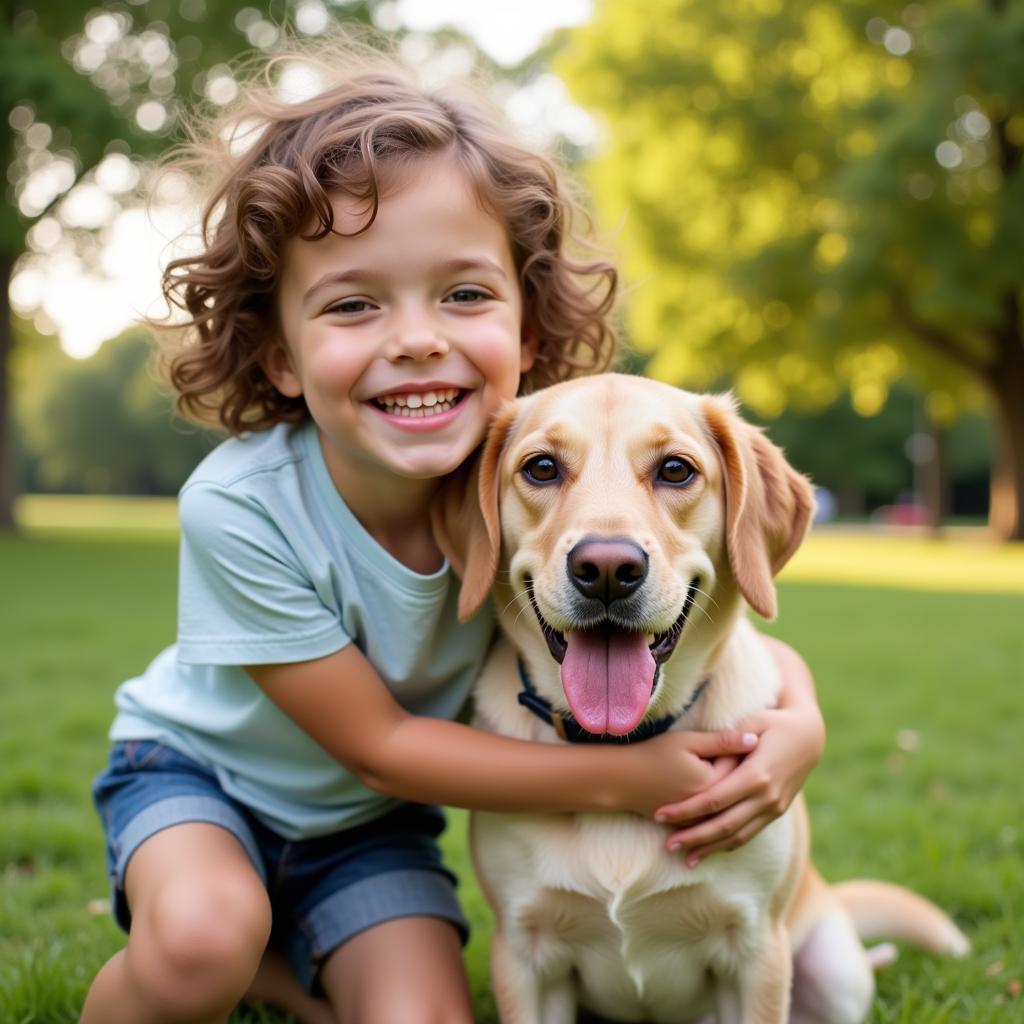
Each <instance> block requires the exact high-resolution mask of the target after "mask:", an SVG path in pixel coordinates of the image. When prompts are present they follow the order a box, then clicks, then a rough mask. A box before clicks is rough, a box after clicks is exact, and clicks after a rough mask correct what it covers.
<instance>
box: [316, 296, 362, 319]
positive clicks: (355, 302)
mask: <svg viewBox="0 0 1024 1024" xmlns="http://www.w3.org/2000/svg"><path fill="white" fill-rule="evenodd" d="M371 309H373V305H372V304H371V303H370V302H369V301H368V300H367V299H342V300H341V302H335V303H334V305H333V306H328V307H327V309H326V310H325V312H327V313H338V314H340V315H343V316H344V315H348V316H354V315H356V314H358V313H367V312H369V311H370V310H371Z"/></svg>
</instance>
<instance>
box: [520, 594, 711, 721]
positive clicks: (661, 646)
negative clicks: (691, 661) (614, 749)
mask: <svg viewBox="0 0 1024 1024" xmlns="http://www.w3.org/2000/svg"><path fill="white" fill-rule="evenodd" d="M697 584H698V579H697V577H694V579H693V580H691V582H690V586H689V589H688V590H687V593H686V600H685V601H684V602H683V609H682V611H681V612H680V613H679V617H678V618H677V619H676V621H675V622H673V623H672V625H671V626H670V627H669V628H668V629H667V630H665V631H664V632H663V633H656V634H654V635H653V639H652V634H650V633H644V632H641V631H639V630H636V629H628V628H626V627H624V626H621V625H618V624H616V623H615V622H612V621H611V620H610V619H605V620H604V621H603V622H599V623H596V624H594V625H592V626H587V627H586V628H583V629H578V630H570V631H568V632H565V633H563V632H561V631H560V630H557V629H555V628H554V627H553V626H552V625H551V624H550V623H548V622H547V621H546V620H545V618H544V616H543V615H541V613H540V609H539V608H538V607H537V602H536V600H535V599H534V596H533V580H531V579H529V578H527V580H526V593H527V595H528V597H529V598H530V604H531V605H532V606H533V612H534V614H535V615H536V616H537V621H538V622H539V623H540V628H541V631H542V632H543V634H544V639H545V640H546V641H547V645H548V649H549V650H550V651H551V656H552V657H553V658H554V659H555V660H556V661H557V662H558V663H559V664H560V665H561V666H562V673H561V674H562V689H563V690H564V691H565V696H566V699H567V700H568V702H569V708H570V710H571V711H572V713H573V717H574V718H575V719H576V721H577V722H579V724H580V725H581V726H582V727H583V728H584V729H586V730H587V731H588V732H592V733H596V734H603V733H610V734H611V735H613V736H625V735H626V734H627V733H630V732H632V731H633V730H634V729H635V728H636V727H637V726H638V725H639V724H640V721H641V720H642V719H643V717H644V714H645V713H646V711H647V706H648V704H649V703H650V699H651V694H652V693H653V691H654V687H655V685H656V682H657V675H658V667H659V666H660V665H661V664H662V663H663V662H664V661H666V660H667V659H668V658H669V657H670V656H671V654H672V652H673V651H674V650H675V648H676V644H678V643H679V638H680V636H682V633H683V628H684V627H685V625H686V620H687V618H688V617H689V614H690V609H691V608H692V607H693V602H694V598H695V597H696V595H697Z"/></svg>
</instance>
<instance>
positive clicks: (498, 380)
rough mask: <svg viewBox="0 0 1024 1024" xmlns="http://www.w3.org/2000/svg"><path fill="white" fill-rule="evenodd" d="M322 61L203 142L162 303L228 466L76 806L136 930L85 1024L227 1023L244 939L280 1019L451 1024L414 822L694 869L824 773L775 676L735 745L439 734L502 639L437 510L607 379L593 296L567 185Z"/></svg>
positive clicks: (408, 96)
mask: <svg viewBox="0 0 1024 1024" xmlns="http://www.w3.org/2000/svg"><path fill="white" fill-rule="evenodd" d="M340 63H341V64H343V65H344V66H345V67H347V68H348V69H349V70H348V71H347V73H345V74H343V75H340V76H339V75H337V74H334V75H333V79H334V82H335V84H333V85H331V86H330V87H329V88H325V90H324V91H323V92H321V93H320V94H319V95H317V96H315V97H313V98H312V99H308V100H305V101H303V102H300V103H297V104H293V105H288V104H284V103H282V102H280V101H277V100H275V99H274V98H273V94H272V93H271V92H270V91H269V89H267V88H264V89H262V90H259V89H255V88H254V89H251V90H249V92H248V93H247V95H246V97H245V98H244V101H243V103H242V105H241V106H240V108H239V109H237V110H236V111H235V112H234V114H233V117H232V119H231V122H230V123H231V124H232V125H233V126H234V128H235V135H234V142H235V143H237V142H238V140H239V139H240V138H242V137H243V135H244V142H246V143H247V144H248V145H247V148H245V149H244V151H242V152H239V147H238V146H237V144H236V145H234V146H233V145H232V136H231V132H230V131H224V130H222V128H220V127H218V128H216V129H214V130H213V131H211V133H210V139H212V140H214V141H216V140H227V141H225V142H224V145H223V148H222V150H221V151H219V152H218V151H215V150H211V151H209V152H208V153H207V161H208V166H210V167H213V166H216V170H217V171H218V172H219V175H220V177H219V182H218V183H217V184H215V186H214V187H213V190H212V195H211V198H210V200H209V203H208V205H207V207H206V213H205V218H204V222H203V227H204V246H203V249H202V251H201V252H199V253H198V254H196V255H192V256H189V257H186V258H183V259H179V260H177V261H175V262H174V263H172V264H171V265H170V267H169V269H168V271H167V274H166V277H165V292H166V294H167V295H168V297H169V298H170V299H171V300H172V301H176V302H177V303H178V305H179V306H180V307H182V308H183V309H184V310H185V311H187V313H188V315H189V321H188V330H189V332H190V344H189V345H187V347H185V348H183V349H182V350H180V351H179V352H178V354H177V355H176V356H175V357H174V359H173V361H172V363H171V374H170V375H171V380H172V382H173V383H174V385H175V386H176V388H177V389H178V392H179V404H180V406H181V407H182V408H183V409H184V410H185V411H186V412H189V413H191V414H193V415H196V416H203V415H205V416H207V417H209V416H210V415H211V414H215V415H216V417H217V419H218V420H219V422H220V424H221V425H222V426H224V427H225V428H226V429H227V430H228V431H229V432H230V433H231V434H232V435H234V436H233V437H232V439H230V440H228V441H226V442H225V443H224V444H222V445H221V446H220V447H219V448H217V449H216V450H215V451H214V452H213V453H211V455H210V456H208V457H207V458H206V459H205V460H204V461H203V463H202V464H201V465H200V466H199V467H198V468H197V469H196V471H195V472H194V473H193V474H192V476H191V477H190V479H189V480H188V482H187V483H186V484H185V486H184V488H183V489H182V491H181V497H180V516H181V528H182V540H181V565H180V593H179V622H178V638H177V644H176V645H175V646H174V647H172V648H170V649H169V650H167V651H164V652H163V653H162V654H161V655H159V656H158V657H157V658H156V660H155V661H154V662H153V663H152V664H151V665H150V666H149V668H148V669H147V670H146V672H145V674H144V675H143V676H142V677H140V678H139V679H134V680H131V681H129V682H127V683H125V684H124V685H123V686H122V687H121V688H120V689H119V691H118V694H117V705H118V709H119V711H118V715H117V717H116V719H115V721H114V724H113V727H112V729H111V737H112V739H113V740H114V742H115V746H114V750H113V754H112V757H111V762H110V765H109V767H108V769H107V771H106V772H105V773H104V774H103V775H102V776H101V777H100V778H99V779H98V780H97V783H96V800H97V805H98V807H99V808H100V811H101V815H102V817H103V821H104V825H105V828H106V831H107V837H108V852H109V859H110V868H111V877H112V880H113V885H114V904H115V911H116V916H117V920H118V922H119V923H120V924H121V925H122V926H123V927H125V928H128V927H129V924H130V928H131V931H130V936H129V940H128V944H127V947H126V948H125V949H124V950H122V951H121V952H119V953H117V954H116V955H115V956H114V957H113V958H112V959H111V960H110V961H108V963H107V964H106V965H105V966H104V967H103V968H102V969H101V971H100V973H99V974H98V976H97V977H96V979H95V981H94V982H93V985H92V987H91V989H90V991H89V994H88V996H87V999H86V1003H85V1007H84V1011H83V1017H82V1020H83V1021H84V1022H85V1024H119V1022H122V1021H123V1022H129V1021H131V1022H141V1021H146V1022H153V1024H157V1022H162V1021H190V1022H213V1021H224V1020H225V1019H226V1018H227V1016H228V1014H229V1013H230V1011H231V1009H232V1007H233V1006H234V1005H235V1004H236V1002H237V1001H238V1000H239V999H240V998H241V997H242V996H243V995H244V994H245V993H246V992H247V990H249V989H250V984H252V983H253V979H254V976H255V975H257V969H258V967H259V966H260V964H261V959H262V958H263V956H264V951H265V949H266V948H267V946H268V943H270V945H271V946H272V947H273V948H275V949H279V950H283V951H284V952H285V953H286V954H287V957H288V960H289V962H290V965H291V967H290V969H288V970H286V969H285V968H284V966H283V961H281V960H280V959H278V960H276V961H275V960H268V961H267V962H266V964H265V966H264V968H263V969H262V970H261V971H260V974H259V976H258V978H257V981H256V982H255V984H254V987H253V988H252V990H251V991H252V993H253V994H256V995H266V994H267V993H268V992H269V994H270V995H271V996H272V997H276V998H275V1001H276V1002H278V1003H280V1004H283V1005H284V1006H286V1007H287V1008H290V1009H292V1010H293V1011H295V1012H296V1013H297V1014H299V1015H300V1016H301V1017H303V1018H304V1019H309V1020H322V1021H331V1020H344V1021H346V1022H349V1021H364V1020H365V1021H397V1020H403V1021H407V1020H422V1021H431V1020H437V1021H441V1020H443V1021H446V1022H453V1021H471V1020H472V1012H471V1008H470V1001H469V996H468V987H467V984H466V979H465V976H464V973H463V969H462V964H461V955H460V942H461V941H463V940H464V938H465V933H466V925H465V922H464V920H463V918H462V915H461V913H460V911H459V907H458V903H457V901H456V899H455V894H454V888H453V879H452V876H451V875H450V874H449V873H448V872H447V871H446V870H445V869H444V867H443V866H442V864H441V861H440V858H439V855H438V850H437V846H436V838H437V836H438V834H439V833H440V832H441V830H442V828H443V820H442V818H441V813H440V811H439V810H437V809H436V807H434V806H433V805H434V804H453V805H457V806H461V807H469V808H484V809H489V810H525V809H532V810H545V811H570V810H589V809H601V810H609V809H611V810H620V811H632V812H635V813H638V814H644V815H653V814H655V812H656V811H657V810H658V809H659V808H664V810H663V813H661V814H659V820H665V821H669V822H674V823H676V824H688V826H689V827H688V828H687V829H685V830H684V831H682V832H680V833H676V834H674V835H669V834H668V832H667V833H666V834H667V839H668V841H669V842H670V843H671V844H672V845H673V847H674V848H676V847H678V846H679V845H682V846H684V847H685V849H686V851H687V853H686V854H683V855H685V856H688V857H689V858H690V859H691V863H692V862H695V860H696V859H699V858H700V857H702V856H706V855H707V854H708V853H710V852H713V851H714V850H716V849H722V848H725V847H732V846H735V845H738V844H739V843H741V842H745V841H746V840H747V839H749V838H750V837H751V836H752V835H753V834H754V833H756V832H757V831H758V830H759V829H760V828H762V827H763V826H764V825H765V824H767V823H768V822H769V821H771V820H772V819H773V818H774V817H776V816H777V815H778V814H779V813H781V811H782V810H784V809H785V807H786V806H787V805H788V803H789V801H790V800H791V799H792V797H793V796H794V794H795V793H796V791H797V790H798V789H799V787H800V785H801V784H802V782H803V780H804V778H805V776H806V774H807V773H808V771H809V770H810V768H811V767H812V766H813V764H814V763H815V762H816V760H817V759H818V757H819V756H820V753H821V748H822V743H823V727H822V725H821V719H820V715H819V713H818V710H817V706H816V704H815V701H814V695H813V686H812V684H811V681H810V678H809V675H808V673H807V670H806V668H805V666H803V664H802V662H800V660H799V659H798V658H797V657H796V655H795V654H793V653H792V652H791V651H789V649H788V648H785V647H782V646H781V645H776V649H777V651H778V658H779V661H780V665H781V667H782V670H783V675H784V679H785V682H784V700H783V702H782V705H783V706H782V707H781V708H780V709H778V710H775V711H770V712H766V713H764V714H763V715H761V716H758V720H756V721H752V722H750V723H745V727H747V728H748V732H747V733H746V734H742V733H739V732H729V733H721V734H700V733H687V732H673V733H668V734H666V735H664V736H661V737H658V738H656V739H652V740H650V741H648V742H644V743H639V744H634V745H629V746H616V747H603V746H596V747H592V746H587V747H569V746H562V745H548V744H531V743H523V742H520V741H517V740H511V739H507V738H502V737H497V736H493V735H489V734H486V733H483V732H479V731H477V730H474V729H472V728H470V727H469V726H466V725H461V724H458V723H457V722H456V721H455V719H456V716H457V715H458V714H459V712H460V709H461V708H462V706H463V704H464V702H465V700H466V697H467V695H468V694H469V691H470V688H471V686H472V683H473V679H474V677H475V676H476V674H477V671H478V669H479V668H480V666H481V664H482V662H483V659H484V657H485V655H486V653H487V649H488V645H489V643H490V641H491V637H492V632H493V625H494V624H493V616H492V613H491V612H490V611H489V610H485V611H484V612H481V613H480V614H479V615H477V616H476V618H475V619H474V620H472V621H471V622H470V623H468V624H467V625H464V626H462V625H459V624H458V622H457V619H456V612H455V609H456V603H457V597H458V584H457V582H456V581H455V580H454V579H452V577H451V573H450V571H449V569H448V566H447V565H446V564H445V563H444V560H443V559H442V557H441V555H440V552H439V551H438V548H437V546H436V544H435V542H434V539H433V536H432V534H431V530H430V525H429V512H430V506H431V502H432V500H433V498H434V495H435V493H436V491H437V488H438V485H439V483H440V481H441V480H442V479H443V478H444V477H445V475H446V474H449V473H451V472H452V471H454V470H456V469H457V468H458V467H459V466H460V465H462V464H463V462H464V461H465V460H466V459H468V458H469V457H470V456H471V455H472V454H473V452H474V450H475V449H476V447H477V446H478V445H479V443H480V441H481V439H482V438H483V436H484V432H485V430H486V428H487V424H488V420H489V419H490V417H491V415H492V414H493V413H494V411H495V410H496V409H497V408H498V406H499V405H500V404H501V403H502V402H503V401H505V400H506V399H509V398H511V397H513V396H514V395H515V394H516V393H517V392H520V393H521V392H527V391H530V390H532V389H535V388H537V387H540V386H543V385H544V384H547V383H551V382H553V381H556V380H560V379H563V378H565V377H568V376H571V375H572V374H574V373H578V372H587V371H596V370H600V369H603V368H605V367H606V366H607V364H608V362H609V359H610V355H611V353H610V344H611V337H612V335H611V332H610V329H609V326H608V324H607V316H608V313H609V309H610V306H611V302H612V292H613V290H614V280H615V279H614V272H613V271H612V269H611V268H610V267H609V266H608V265H607V264H604V263H589V264H580V263H578V262H575V261H573V260H572V259H571V258H570V257H569V255H567V252H566V243H567V242H568V241H569V240H570V238H571V236H570V217H571V215H572V213H573V210H574V205H573V203H572V202H571V200H570V199H569V198H568V197H567V195H566V193H565V191H564V188H563V185H562V183H561V181H560V179H559V176H558V174H557V173H556V172H555V170H554V169H553V168H552V166H551V165H550V164H549V163H548V162H547V161H546V160H545V159H543V158H542V157H541V156H539V155H537V154H535V153H532V152H529V151H528V150H526V149H524V148H522V147H521V146H519V145H518V144H516V143H515V142H513V141H511V140H510V138H509V134H508V129H507V127H506V126H505V125H503V124H502V123H501V121H500V120H499V119H498V118H496V116H495V115H494V114H493V113H491V112H489V111H488V110H486V109H485V108H484V107H482V106H481V105H480V104H479V103H478V102H477V101H476V100H474V99H471V98H469V97H461V96H457V95H455V94H454V93H438V94H434V93H431V92H428V91H426V90H424V89H422V88H420V87H418V86H417V85H415V84H413V82H412V81H411V79H410V78H409V77H408V76H407V75H406V74H405V73H404V72H402V71H401V70H399V69H396V68H395V67H393V66H391V65H384V64H381V63H380V61H377V63H376V64H374V65H371V66H367V67H364V68H359V69H354V68H353V65H354V63H355V58H354V57H353V56H352V54H351V53H349V52H348V51H346V52H345V53H343V54H341V55H340ZM334 66H335V67H337V66H339V60H337V59H336V60H335V63H334ZM325 73H326V69H325ZM752 733H756V734H760V736H759V737H758V735H752ZM755 743H756V745H757V749H756V751H755V753H754V754H753V755H752V756H751V757H749V758H747V759H745V760H744V762H743V763H742V765H741V766H740V767H738V768H735V770H732V769H733V768H734V766H735V765H736V757H737V756H738V755H741V754H743V753H746V752H749V751H751V750H752V749H753V748H754V745H755ZM716 757H717V758H718V761H717V762H716V763H711V761H712V759H714V758H716ZM705 759H707V760H705ZM682 798H689V799H686V800H685V802H684V803H682V804H681V805H676V804H674V803H673V802H674V801H678V800H680V799H682ZM291 971H294V974H292V973H290V972H291ZM294 975H297V976H298V978H299V979H300V980H301V982H302V986H303V989H304V991H302V990H300V989H299V986H298V983H297V982H296V981H295V977H294ZM305 993H311V994H315V996H316V997H317V998H316V999H313V998H311V997H310V995H307V994H305Z"/></svg>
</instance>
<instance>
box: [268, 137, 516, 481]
mask: <svg viewBox="0 0 1024 1024" xmlns="http://www.w3.org/2000/svg"><path fill="white" fill-rule="evenodd" d="M334 216H335V220H334V225H335V230H336V231H338V232H352V231H355V230H357V229H358V228H359V227H361V226H362V225H363V224H364V223H365V222H366V211H365V209H362V208H361V207H360V206H359V205H357V204H354V203H353V202H352V201H351V200H348V199H346V198H344V197H336V198H335V200H334ZM278 309H279V318H280V323H281V327H282V329H283V333H284V339H285V345H284V346H283V347H277V348H275V349H272V350H271V352H270V353H269V354H268V355H267V357H266V358H265V359H264V363H263V365H264V369H265V370H266V372H267V374H268V376H269V377H270V379H271V380H272V381H273V383H274V385H275V386H276V387H277V388H278V390H280V391H281V392H282V393H283V394H286V395H289V396H297V395H299V394H301V395H303V396H304V397H305V399H306V404H307V405H308V406H309V410H310V413H311V414H312V416H313V419H314V420H315V421H316V424H317V426H318V427H319V428H320V432H321V435H322V438H323V442H324V445H323V446H324V451H325V455H326V458H327V460H328V465H329V466H330V467H331V468H332V470H333V469H336V468H340V469H342V471H343V475H344V476H346V478H349V477H351V475H352V473H353V472H355V473H357V474H358V473H359V472H362V471H365V470H374V469H375V470H385V471H388V472H391V473H394V474H397V475H400V476H404V477H414V478H420V479H422V478H429V477H438V476H442V475H444V474H446V473H450V472H451V471H452V470H454V469H455V468H456V467H458V466H459V465H460V463H462V462H463V461H464V460H465V459H466V457H467V456H468V455H469V454H470V453H471V452H472V451H473V449H474V448H475V447H476V446H477V445H478V444H479V443H480V440H481V439H482V438H483V436H484V432H485V430H486V428H487V424H488V422H489V421H490V418H491V416H492V414H493V413H494V412H495V410H496V409H497V408H498V406H499V405H500V404H501V403H502V402H503V401H504V400H505V399H508V398H512V397H514V396H515V394H516V391H517V390H518V386H519V377H520V374H521V373H522V372H523V371H525V370H526V369H528V368H529V366H530V365H531V363H532V362H533V351H532V348H531V346H530V345H529V343H528V342H526V341H525V340H524V338H523V330H522V318H523V308H522V296H521V295H520V291H519V284H518V279H517V274H516V270H515V265H514V263H513V260H512V253H511V251H510V248H509V243H508V239H507V237H506V232H505V229H504V227H503V225H502V224H500V223H499V222H498V221H497V220H495V219H494V217H492V216H491V215H489V214H488V213H486V212H485V211H484V210H483V209H481V207H480V205H479V204H478V202H477V198H476V195H475V193H474V191H473V189H472V186H471V185H470V183H469V181H468V180H467V178H466V176H465V174H464V173H463V172H462V171H461V170H460V169H459V168H458V166H457V165H456V164H455V162H454V161H452V160H450V159H447V158H444V157H432V158H425V159H424V160H423V161H422V162H421V163H419V164H417V165H416V166H414V167H413V168H412V169H411V171H410V172H409V173H408V174H407V175H406V176H405V178H404V180H401V181H400V182H399V183H398V185H397V187H396V188H394V189H393V190H391V191H390V192H386V193H385V195H384V196H383V198H382V199H381V201H380V208H379V211H378V213H377V217H376V219H375V220H374V222H373V224H372V225H371V226H370V228H369V229H368V230H367V231H365V232H364V233H363V234H360V235H356V236H354V237H350V238H346V237H341V236H340V235H338V234H331V235H328V236H327V237H326V238H323V239H321V240H319V241H315V242H310V241H305V240H303V239H301V238H293V239H291V240H290V241H289V242H288V243H287V245H286V247H285V258H284V263H283V271H282V276H281V282H280V286H279V291H278ZM338 460H340V461H338ZM334 475H335V479H336V480H337V479H338V478H339V476H338V474H337V473H335V474H334Z"/></svg>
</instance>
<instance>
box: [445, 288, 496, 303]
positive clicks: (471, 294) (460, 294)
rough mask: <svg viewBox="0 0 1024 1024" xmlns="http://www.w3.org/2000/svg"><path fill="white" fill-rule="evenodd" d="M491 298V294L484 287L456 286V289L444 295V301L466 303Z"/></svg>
mask: <svg viewBox="0 0 1024 1024" xmlns="http://www.w3.org/2000/svg"><path fill="white" fill-rule="evenodd" d="M489 298H490V295H489V294H488V293H487V292H485V291H484V290H483V289H482V288H456V289H455V291H453V292H449V293H448V294H447V295H446V296H445V297H444V301H445V302H456V303H459V304H464V303H467V302H482V301H483V300H484V299H489Z"/></svg>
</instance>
